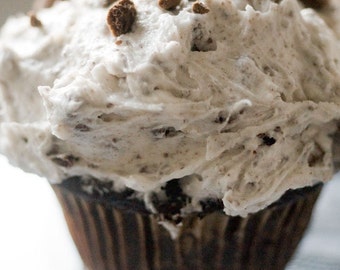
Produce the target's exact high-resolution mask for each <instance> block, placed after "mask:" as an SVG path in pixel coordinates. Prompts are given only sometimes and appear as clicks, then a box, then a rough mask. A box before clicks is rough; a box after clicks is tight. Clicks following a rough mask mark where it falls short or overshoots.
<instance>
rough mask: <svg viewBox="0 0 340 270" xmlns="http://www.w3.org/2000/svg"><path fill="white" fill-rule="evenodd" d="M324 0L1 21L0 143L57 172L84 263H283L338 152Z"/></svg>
mask: <svg viewBox="0 0 340 270" xmlns="http://www.w3.org/2000/svg"><path fill="white" fill-rule="evenodd" d="M320 3H322V5H321V4H320V6H317V7H316V8H318V9H311V8H306V6H308V5H309V4H308V1H304V3H300V2H297V1H295V0H282V1H269V0H265V1H236V0H234V1H231V0H230V1H225V0H209V1H208V0H207V1H201V2H198V1H196V2H192V1H186V0H182V1H170V0H169V1H164V0H160V1H159V2H157V1H151V0H143V1H142V0H133V1H132V0H119V1H93V0H72V1H50V2H48V3H47V2H46V3H45V4H44V3H43V4H42V5H40V6H39V5H38V6H39V8H35V9H34V11H33V12H31V13H30V14H29V15H28V16H22V17H16V18H11V19H9V20H8V21H7V23H6V24H5V25H4V27H3V29H2V31H1V36H0V93H1V96H0V97H1V98H0V138H1V139H0V151H1V152H2V153H4V154H5V155H6V156H7V157H8V159H9V160H10V161H11V162H12V163H13V164H14V165H16V166H19V167H21V168H22V169H24V170H26V171H29V172H34V173H36V174H39V175H41V176H44V177H46V178H47V179H48V180H49V181H50V183H51V185H52V187H53V189H54V191H55V193H56V195H57V197H58V199H59V201H60V203H61V205H62V207H63V210H64V214H65V218H66V221H67V224H68V226H69V229H70V232H71V234H72V237H73V239H74V241H75V243H76V245H77V247H78V250H79V252H80V255H81V257H82V259H83V260H84V263H85V265H86V266H87V267H88V268H89V269H95V270H100V269H119V270H120V269H122V270H125V269H141V270H143V269H145V270H146V269H162V270H165V269H183V270H184V269H252V270H253V269H284V267H285V265H286V263H287V262H288V261H289V259H290V257H291V256H292V254H293V252H294V250H295V248H296V246H297V245H298V243H299V241H300V239H301V237H302V236H303V233H304V231H305V229H306V227H307V225H308V222H309V219H310V216H311V213H312V209H313V205H314V203H315V201H316V199H317V197H318V194H319V192H320V190H321V187H322V183H324V182H326V181H328V180H329V179H330V178H331V177H332V175H333V173H334V163H336V164H337V162H338V155H337V153H336V152H337V151H336V150H335V149H337V147H338V144H339V140H338V137H339V136H338V135H339V133H338V132H339V131H338V130H339V123H340V76H339V75H340V73H339V70H340V63H339V58H338V55H339V50H340V48H339V42H338V36H339V35H338V33H337V30H336V29H337V26H338V24H337V23H336V14H337V13H336V12H337V10H336V9H334V8H335V7H336V6H334V8H329V6H323V5H332V3H326V2H322V1H320ZM38 6H36V7H38ZM41 7H45V8H43V9H41ZM319 9H320V10H319ZM327 10H328V11H327Z"/></svg>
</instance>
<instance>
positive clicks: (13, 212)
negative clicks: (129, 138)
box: [0, 0, 340, 270]
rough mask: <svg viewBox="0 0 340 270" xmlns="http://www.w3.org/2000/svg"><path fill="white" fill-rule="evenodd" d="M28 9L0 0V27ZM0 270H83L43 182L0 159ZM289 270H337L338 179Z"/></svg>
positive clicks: (339, 235)
mask: <svg viewBox="0 0 340 270" xmlns="http://www.w3.org/2000/svg"><path fill="white" fill-rule="evenodd" d="M29 6H30V1H15V0H0V24H2V23H3V21H4V18H5V17H7V16H8V15H10V14H13V13H15V10H23V11H27V10H28V9H29ZM0 139H1V138H0ZM0 269H2V270H82V269H83V265H82V263H81V261H80V258H79V256H78V253H77V251H76V249H75V247H74V245H73V243H72V240H71V238H70V236H69V234H68V231H67V228H66V224H65V222H64V219H63V215H62V212H61V209H60V208H59V205H58V204H57V201H56V198H55V196H54V194H53V192H52V190H51V189H50V187H49V186H48V184H47V181H46V180H45V179H42V178H39V177H37V176H34V175H31V174H27V173H24V172H22V171H21V170H19V169H16V168H13V167H12V166H10V165H9V164H8V163H7V160H6V159H5V158H4V157H2V156H0ZM288 269H289V270H293V269H294V270H300V269H308V270H311V269H318V270H320V269H323V270H340V176H339V175H338V176H337V177H336V179H335V180H333V181H332V182H331V183H330V184H328V185H327V186H326V188H325V190H324V192H323V194H322V197H321V199H320V200H319V204H318V207H317V209H316V212H315V215H314V218H313V223H312V225H311V228H310V231H309V233H308V234H307V236H306V237H305V239H304V241H303V242H302V244H301V246H300V249H299V251H298V255H297V257H296V258H295V260H294V261H293V263H292V264H291V265H290V266H289V267H288ZM136 270H137V269H136Z"/></svg>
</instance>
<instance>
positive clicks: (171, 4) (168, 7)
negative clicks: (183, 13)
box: [158, 0, 181, 10]
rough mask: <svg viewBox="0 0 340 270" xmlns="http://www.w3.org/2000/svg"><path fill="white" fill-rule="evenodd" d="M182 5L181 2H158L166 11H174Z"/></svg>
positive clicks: (167, 0) (162, 0)
mask: <svg viewBox="0 0 340 270" xmlns="http://www.w3.org/2000/svg"><path fill="white" fill-rule="evenodd" d="M180 3H181V0H159V1H158V5H159V6H160V7H161V8H163V9H165V10H171V9H174V8H176V7H177V6H178V5H179V4H180Z"/></svg>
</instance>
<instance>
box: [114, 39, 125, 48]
mask: <svg viewBox="0 0 340 270" xmlns="http://www.w3.org/2000/svg"><path fill="white" fill-rule="evenodd" d="M115 43H116V45H118V46H119V45H122V43H123V40H121V39H118V40H117V41H116V42H115Z"/></svg>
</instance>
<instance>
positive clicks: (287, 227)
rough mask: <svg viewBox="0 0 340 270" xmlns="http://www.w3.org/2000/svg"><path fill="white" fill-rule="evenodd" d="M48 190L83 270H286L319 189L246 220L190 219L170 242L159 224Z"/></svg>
mask: <svg viewBox="0 0 340 270" xmlns="http://www.w3.org/2000/svg"><path fill="white" fill-rule="evenodd" d="M53 189H54V191H55V193H56V194H57V197H58V199H59V201H60V203H61V205H62V208H63V211H64V215H65V218H66V222H67V224H68V227H69V230H70V232H71V235H72V237H73V240H74V242H75V244H76V246H77V248H78V250H79V253H80V255H81V257H82V259H83V261H84V263H85V265H86V266H87V267H88V268H89V269H93V270H102V269H103V270H106V269H108V270H111V269H112V270H113V269H115V270H132V269H133V270H176V269H179V270H189V269H190V270H192V269H197V270H205V269H209V270H214V269H221V270H222V269H231V270H233V269H235V270H236V269H242V270H243V269H251V270H255V269H259V270H260V269H261V270H266V269H284V267H285V265H286V264H287V262H288V261H289V259H290V258H291V256H292V254H293V253H294V250H295V249H296V247H297V245H298V243H299V241H300V240H301V238H302V236H303V233H304V231H305V229H306V227H307V225H308V223H309V220H310V217H311V214H312V209H313V206H314V203H315V201H316V199H317V197H318V195H319V192H320V190H321V185H316V186H314V187H307V188H303V189H300V190H295V191H289V192H287V194H285V195H284V196H283V197H282V198H281V199H280V200H279V201H278V202H277V203H275V204H273V205H271V206H269V207H267V208H266V209H264V210H262V211H260V212H258V213H256V214H251V215H249V216H248V217H246V218H241V217H230V216H226V215H225V214H224V213H223V212H222V211H221V210H217V211H215V212H209V213H207V214H205V213H200V214H192V215H190V216H188V217H185V218H184V219H183V220H182V223H183V224H182V226H181V228H180V233H179V236H178V237H177V238H176V239H172V238H171V236H170V234H169V232H168V231H167V230H166V229H165V228H164V227H163V226H161V225H160V224H159V217H157V216H156V215H153V214H150V213H147V211H142V210H141V208H138V207H136V208H133V207H131V205H129V210H130V211H127V209H124V207H122V205H121V204H116V203H115V201H114V200H112V198H111V200H108V199H107V198H106V199H105V200H102V199H100V197H95V198H94V197H91V196H88V195H85V193H83V192H75V191H74V189H72V188H71V189H70V188H69V187H67V186H63V185H54V186H53Z"/></svg>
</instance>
